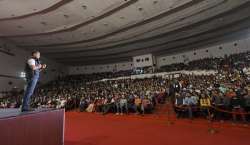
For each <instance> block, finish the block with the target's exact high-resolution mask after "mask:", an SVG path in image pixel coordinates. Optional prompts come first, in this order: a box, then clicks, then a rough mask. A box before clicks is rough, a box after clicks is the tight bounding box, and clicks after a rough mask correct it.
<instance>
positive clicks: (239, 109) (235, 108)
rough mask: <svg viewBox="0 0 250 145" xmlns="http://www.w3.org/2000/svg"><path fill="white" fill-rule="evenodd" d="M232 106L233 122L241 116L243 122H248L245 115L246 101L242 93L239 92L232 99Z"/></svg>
mask: <svg viewBox="0 0 250 145" xmlns="http://www.w3.org/2000/svg"><path fill="white" fill-rule="evenodd" d="M231 106H232V112H233V113H232V115H233V121H234V122H235V121H236V120H237V119H236V117H237V115H240V116H241V119H242V121H243V122H246V115H245V113H246V112H245V109H244V107H245V100H244V98H243V96H242V94H241V93H240V91H239V90H238V91H237V95H236V96H233V97H232V98H231Z"/></svg>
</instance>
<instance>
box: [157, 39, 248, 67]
mask: <svg viewBox="0 0 250 145" xmlns="http://www.w3.org/2000/svg"><path fill="white" fill-rule="evenodd" d="M246 51H250V37H248V38H244V39H240V40H235V41H230V42H226V43H222V44H220V45H214V46H210V47H204V48H199V49H195V48H194V50H192V51H187V52H183V53H178V54H175V55H167V56H160V57H157V66H158V67H161V66H164V65H168V64H173V63H182V62H183V63H185V62H189V61H192V60H197V59H202V58H208V57H223V56H225V55H230V54H234V53H241V52H246Z"/></svg>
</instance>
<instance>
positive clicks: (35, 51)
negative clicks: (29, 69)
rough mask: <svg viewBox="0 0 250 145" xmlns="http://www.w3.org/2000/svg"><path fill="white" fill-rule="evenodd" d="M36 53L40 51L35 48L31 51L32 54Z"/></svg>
mask: <svg viewBox="0 0 250 145" xmlns="http://www.w3.org/2000/svg"><path fill="white" fill-rule="evenodd" d="M35 53H40V52H39V51H38V50H34V51H32V52H31V55H34V54H35Z"/></svg>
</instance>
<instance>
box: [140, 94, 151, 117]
mask: <svg viewBox="0 0 250 145" xmlns="http://www.w3.org/2000/svg"><path fill="white" fill-rule="evenodd" d="M141 106H142V107H141V108H142V114H143V115H144V114H145V111H148V112H151V110H152V104H151V101H150V100H149V98H148V96H146V97H145V98H143V99H142V105H141Z"/></svg>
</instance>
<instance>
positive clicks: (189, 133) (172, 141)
mask: <svg viewBox="0 0 250 145" xmlns="http://www.w3.org/2000/svg"><path fill="white" fill-rule="evenodd" d="M168 118H169V117H168V116H167V115H166V114H162V115H159V114H154V115H146V116H136V115H133V114H131V115H128V116H127V115H124V116H116V115H114V114H108V115H106V116H103V115H101V114H96V113H80V112H76V111H75V112H67V113H66V131H65V145H184V144H188V145H213V144H216V145H249V138H250V128H249V126H243V125H242V124H236V125H233V124H231V123H229V122H224V123H222V122H215V123H213V124H212V126H211V124H210V123H209V122H208V121H206V120H205V119H195V120H193V121H190V120H187V119H180V120H177V119H175V118H173V117H170V121H168ZM169 122H173V124H170V123H169ZM209 128H213V129H215V131H216V133H214V134H213V133H211V131H209Z"/></svg>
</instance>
